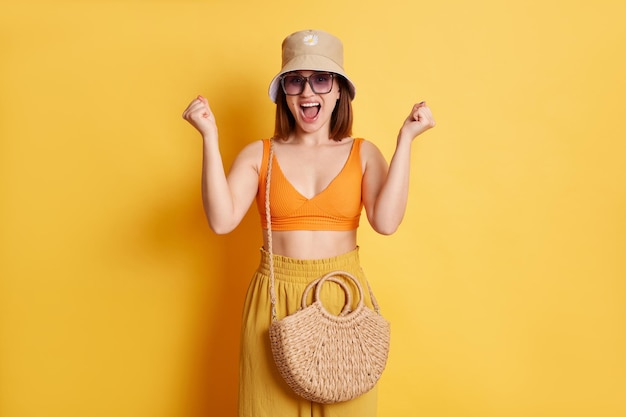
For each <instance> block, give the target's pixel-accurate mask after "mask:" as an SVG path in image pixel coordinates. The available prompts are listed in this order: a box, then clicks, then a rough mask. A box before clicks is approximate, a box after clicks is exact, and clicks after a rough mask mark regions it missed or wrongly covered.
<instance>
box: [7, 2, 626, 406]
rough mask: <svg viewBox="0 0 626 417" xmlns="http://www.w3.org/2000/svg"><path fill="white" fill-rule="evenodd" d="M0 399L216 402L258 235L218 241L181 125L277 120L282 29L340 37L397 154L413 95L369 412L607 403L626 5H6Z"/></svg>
mask: <svg viewBox="0 0 626 417" xmlns="http://www.w3.org/2000/svg"><path fill="white" fill-rule="evenodd" d="M1 10H2V11H1V12H0V139H1V143H0V146H1V148H0V187H1V193H2V194H1V196H2V200H1V207H0V210H1V211H0V215H1V224H0V227H1V229H0V247H1V257H0V262H1V264H0V275H1V280H0V416H2V417H44V416H45V417H57V416H59V417H111V416H115V417H126V416H127V417H179V416H181V417H182V416H185V417H200V416H233V415H234V414H235V408H236V386H237V381H236V372H237V356H238V329H239V317H240V310H241V305H242V302H243V297H244V293H245V290H246V286H247V282H248V279H249V277H250V276H251V273H252V271H253V269H254V268H255V266H256V263H257V260H258V259H257V250H258V247H259V246H260V242H261V235H260V232H259V230H258V215H257V214H256V212H255V211H254V210H251V211H250V213H249V215H248V216H247V217H246V218H245V220H244V222H243V223H242V225H241V226H240V227H239V228H238V229H237V230H236V231H235V232H234V233H232V234H231V235H227V236H216V235H213V234H212V233H211V232H210V230H209V229H208V227H207V225H206V222H205V220H204V218H203V213H202V208H201V200H200V180H199V178H200V163H201V143H200V139H199V137H198V135H197V134H196V133H195V132H194V131H193V129H192V128H191V127H190V126H188V125H186V123H185V122H184V121H183V120H182V119H181V117H180V114H181V112H182V110H183V109H184V108H185V106H186V105H187V103H188V102H189V101H190V100H191V99H192V98H193V97H194V96H195V95H197V94H199V93H201V94H203V95H206V96H207V97H208V98H209V100H210V102H211V104H212V107H213V109H214V111H215V113H216V115H217V118H218V123H219V128H220V133H221V143H222V149H223V154H224V159H225V162H226V165H227V166H228V165H230V163H231V162H232V159H233V158H234V156H235V154H236V152H237V151H238V150H239V149H240V148H241V147H242V146H244V145H245V144H246V143H248V142H250V141H253V140H257V139H260V138H263V137H267V136H268V135H270V134H271V133H272V130H273V114H274V113H273V112H274V108H273V104H272V103H271V102H270V100H269V99H268V98H267V95H266V91H267V85H268V82H269V80H270V79H271V77H272V76H273V75H274V74H275V73H276V72H277V71H278V69H279V65H280V62H279V60H280V42H281V41H282V39H283V38H284V36H286V35H287V34H289V33H291V32H293V31H295V30H300V29H305V28H319V29H325V30H328V31H330V32H333V33H335V34H336V35H338V36H339V37H340V38H342V39H343V41H344V44H345V48H346V53H345V58H346V70H347V71H348V73H349V74H350V75H351V77H352V78H353V79H354V81H355V83H356V85H357V90H358V91H357V97H356V100H355V102H354V108H355V113H356V121H355V129H354V133H355V135H358V136H363V137H366V138H368V139H370V140H372V141H374V142H375V143H376V144H377V145H378V146H379V147H380V148H381V149H382V150H383V152H384V153H385V155H386V156H387V157H390V156H391V153H392V151H393V147H394V140H395V134H396V132H397V130H398V128H399V126H400V124H401V122H402V120H403V118H404V117H405V115H406V113H407V111H408V110H409V109H410V106H411V105H412V104H413V102H416V101H421V100H423V99H426V100H427V101H428V103H429V104H430V105H431V107H432V109H433V111H434V114H435V116H436V119H437V122H438V126H437V127H436V129H434V130H432V131H430V132H428V133H427V134H425V135H424V136H423V137H422V138H421V139H419V141H418V142H416V144H415V146H414V150H413V152H414V153H413V163H414V165H413V167H414V168H413V171H412V176H411V178H412V182H411V196H410V202H409V210H408V213H407V215H406V218H405V221H404V223H403V225H402V227H401V230H400V231H399V232H398V233H397V234H395V235H393V236H390V237H384V236H379V235H376V234H375V233H373V232H372V231H371V230H370V228H369V226H368V225H367V224H366V222H363V224H362V227H361V231H360V245H361V247H362V255H363V262H364V266H365V269H366V272H367V274H368V276H369V277H370V280H371V282H372V284H373V286H374V289H375V291H376V293H377V296H378V298H379V301H380V302H381V305H382V307H383V313H384V315H385V316H386V317H387V318H388V319H390V321H391V322H392V329H393V330H392V332H393V334H392V351H391V356H390V359H389V364H388V370H387V372H386V373H385V375H384V376H383V379H382V380H381V383H380V407H379V408H380V415H381V416H409V415H410V416H428V417H444V416H454V417H470V416H471V417H557V416H559V417H560V416H563V417H583V416H584V417H618V416H620V417H621V416H624V415H626V282H625V278H626V261H625V259H624V255H625V250H626V190H625V185H626V168H625V164H626V145H625V144H624V142H625V139H626V129H625V128H624V113H625V111H626V105H625V104H624V103H625V101H626V99H625V97H626V81H625V79H626V77H625V74H626V58H625V57H626V53H625V52H626V29H625V25H624V21H626V5H625V4H624V2H623V1H622V0H614V1H606V0H598V1H595V2H587V1H584V2H583V1H580V0H576V1H566V0H561V1H549V0H548V1H540V0H529V1H527V2H505V1H496V0H492V1H489V0H476V1H472V2H470V1H461V0H444V1H430V2H426V1H424V2H407V1H401V0H388V1H384V2H378V1H377V2H374V1H356V0H347V1H342V2H321V3H316V2H292V1H281V0H267V1H263V2H260V1H256V0H255V1H251V0H248V1H230V0H229V1H227V0H215V1H201V0H196V1H173V0H172V1H165V0H162V1H157V0H155V1H139V0H135V1H121V0H120V1H85V2H79V1H75V2H62V1H57V2H43V1H41V2H33V1H20V2H17V1H13V2H8V1H7V2H3V5H2V7H1Z"/></svg>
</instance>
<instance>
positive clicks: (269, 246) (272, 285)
mask: <svg viewBox="0 0 626 417" xmlns="http://www.w3.org/2000/svg"><path fill="white" fill-rule="evenodd" d="M269 142H270V151H269V158H268V162H267V176H266V177H265V221H266V223H267V251H268V252H269V255H270V256H269V267H270V288H269V291H270V302H271V303H272V321H277V320H278V317H277V315H276V287H275V283H274V281H275V278H274V252H273V250H272V216H271V215H270V183H271V178H272V161H273V159H274V139H271V138H270V139H269ZM334 275H346V276H348V277H349V278H351V279H352V280H353V281H354V282H355V283H356V285H357V288H358V289H359V304H358V305H359V307H360V306H361V305H362V304H363V288H362V286H361V283H360V282H359V280H358V279H356V278H355V277H354V276H352V275H351V274H349V273H347V272H345V271H333V272H330V273H328V274H326V275H324V276H323V277H321V278H318V279H317V280H314V281H313V282H311V283H309V286H310V287H313V285H315V283H319V281H320V280H322V279H325V280H329V281H333V282H337V283H338V284H339V285H343V287H342V288H344V291H345V292H346V300H347V302H346V304H345V306H344V308H343V310H342V311H341V313H340V315H345V314H348V312H349V310H350V305H351V304H352V295H351V292H350V290H349V288H348V287H346V286H345V284H344V283H343V282H339V281H340V280H337V279H335V278H331V277H332V276H334ZM320 288H321V285H319V286H318V287H317V288H316V291H315V297H316V299H319V292H320ZM367 289H368V290H369V293H370V298H371V300H372V305H373V307H374V311H376V313H377V314H380V307H378V301H376V297H374V293H373V292H372V287H371V286H370V284H369V282H368V283H367ZM308 291H309V290H308V287H307V289H305V293H307V292H308ZM303 299H304V296H303ZM348 300H349V302H348Z"/></svg>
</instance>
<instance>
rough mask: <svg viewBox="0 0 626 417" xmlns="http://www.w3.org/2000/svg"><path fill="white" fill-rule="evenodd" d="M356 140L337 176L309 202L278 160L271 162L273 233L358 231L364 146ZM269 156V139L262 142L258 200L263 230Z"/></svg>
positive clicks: (360, 141) (264, 226) (265, 225)
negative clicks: (292, 231)
mask: <svg viewBox="0 0 626 417" xmlns="http://www.w3.org/2000/svg"><path fill="white" fill-rule="evenodd" d="M362 142H363V139H354V141H353V143H352V149H351V151H350V155H349V156H348V159H347V161H346V163H345V165H344V166H343V168H342V170H341V171H340V172H339V174H337V176H336V177H335V178H334V179H333V180H332V181H331V182H330V184H328V186H327V187H326V188H325V189H324V190H322V191H321V192H320V193H319V194H317V195H315V196H314V197H312V198H306V197H305V196H303V195H302V194H300V193H299V192H298V190H296V189H295V188H294V187H293V185H292V184H291V183H290V182H289V180H287V178H286V177H285V175H284V174H283V172H282V170H281V169H280V165H279V164H278V161H277V160H276V157H274V158H273V159H272V178H271V185H270V214H271V215H272V230H354V229H356V228H358V227H359V220H360V218H361V210H362V208H363V202H362V200H361V180H362V179H363V170H362V168H361V156H360V155H361V153H360V149H361V143H362ZM269 153H270V141H269V139H264V140H263V160H262V163H261V169H260V172H259V188H258V192H257V196H256V202H257V208H258V210H259V214H260V215H261V226H262V227H263V228H264V229H266V228H267V222H266V220H265V183H266V178H267V168H268V159H269Z"/></svg>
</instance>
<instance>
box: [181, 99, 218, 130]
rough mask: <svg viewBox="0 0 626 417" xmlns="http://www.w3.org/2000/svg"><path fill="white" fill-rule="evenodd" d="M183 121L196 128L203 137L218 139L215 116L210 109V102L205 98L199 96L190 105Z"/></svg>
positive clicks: (184, 113)
mask: <svg viewBox="0 0 626 417" xmlns="http://www.w3.org/2000/svg"><path fill="white" fill-rule="evenodd" d="M183 119H185V120H187V121H188V122H189V123H190V124H191V125H192V126H193V127H195V128H196V129H197V130H198V131H199V132H200V133H201V134H202V136H203V137H211V136H215V137H217V124H216V123H215V116H214V115H213V112H212V111H211V108H210V107H209V101H208V100H207V99H206V98H205V97H202V96H198V97H197V98H196V99H195V100H193V101H192V102H191V103H189V106H187V108H186V109H185V111H184V112H183Z"/></svg>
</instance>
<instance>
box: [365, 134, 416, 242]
mask: <svg viewBox="0 0 626 417" xmlns="http://www.w3.org/2000/svg"><path fill="white" fill-rule="evenodd" d="M410 165H411V140H406V139H405V138H402V137H401V136H399V137H398V141H397V146H396V150H395V152H394V154H393V157H392V158H391V161H390V164H389V170H388V172H387V177H386V178H385V181H384V183H383V184H382V187H381V189H380V193H379V194H378V198H377V199H376V203H375V206H374V213H373V214H374V215H373V218H372V219H371V222H372V224H373V226H374V228H375V230H377V231H378V232H379V233H382V234H392V233H394V232H395V231H396V230H397V229H398V227H399V226H400V223H401V222H402V219H403V218H404V213H405V212H406V206H407V201H408V195H409V177H410Z"/></svg>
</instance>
